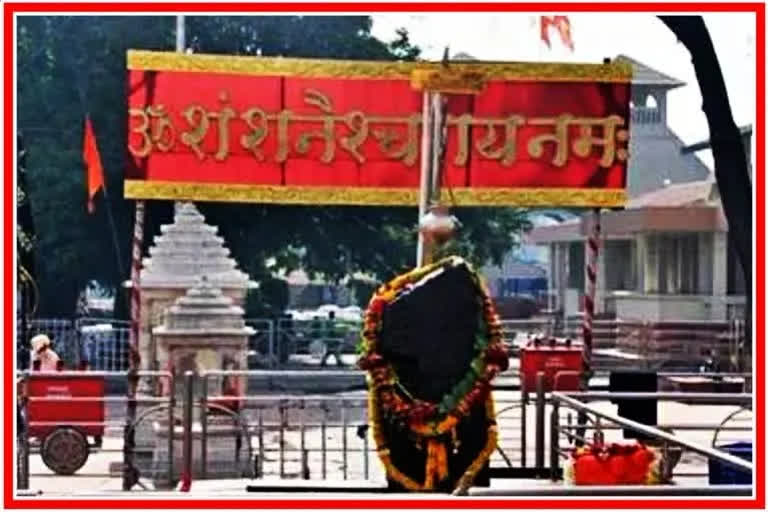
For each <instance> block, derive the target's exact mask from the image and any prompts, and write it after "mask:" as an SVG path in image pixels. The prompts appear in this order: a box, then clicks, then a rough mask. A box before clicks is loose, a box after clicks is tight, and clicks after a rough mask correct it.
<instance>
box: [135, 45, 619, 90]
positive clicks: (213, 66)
mask: <svg viewBox="0 0 768 512" xmlns="http://www.w3.org/2000/svg"><path fill="white" fill-rule="evenodd" d="M127 64H128V69H130V70H137V71H183V72H195V73H227V74H236V75H255V76H282V77H291V76H293V77H314V78H359V79H366V78H367V79H390V80H394V79H403V80H410V78H411V74H412V72H413V71H417V70H419V71H439V70H440V69H443V65H442V63H438V62H403V61H364V60H331V59H294V58H283V57H252V56H237V55H212V54H182V53H174V52H154V51H145V50H128V52H127ZM450 68H451V69H452V70H454V71H455V72H459V73H472V74H481V75H483V76H484V77H485V78H486V79H488V80H505V81H534V82H535V81H550V82H610V83H628V82H631V80H632V65H631V64H630V63H629V62H626V61H623V60H617V61H614V62H611V63H608V64H592V63H589V64H575V63H566V62H467V61H460V62H450Z"/></svg>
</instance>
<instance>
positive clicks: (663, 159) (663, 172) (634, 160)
mask: <svg viewBox="0 0 768 512" xmlns="http://www.w3.org/2000/svg"><path fill="white" fill-rule="evenodd" d="M683 146H684V144H683V141H682V140H680V137H678V136H677V135H676V134H675V133H674V132H673V131H672V130H670V129H669V128H668V127H666V126H664V127H663V131H659V132H658V133H656V132H653V133H645V132H643V131H640V130H636V131H633V132H632V136H631V137H630V139H629V154H630V158H629V166H628V169H627V181H628V184H627V189H628V190H627V192H628V194H629V197H630V198H634V197H637V196H640V195H642V194H645V193H647V192H651V191H653V190H658V189H660V188H662V187H664V183H665V180H669V181H670V182H671V183H688V182H692V181H701V180H706V179H708V178H709V176H710V175H711V171H710V170H709V168H708V167H707V166H706V165H704V162H702V161H701V160H700V159H699V158H698V156H696V155H695V154H693V153H688V154H683V153H682V148H683Z"/></svg>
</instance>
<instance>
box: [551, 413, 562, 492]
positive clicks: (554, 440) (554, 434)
mask: <svg viewBox="0 0 768 512" xmlns="http://www.w3.org/2000/svg"><path fill="white" fill-rule="evenodd" d="M559 405H560V404H558V403H557V400H552V412H551V413H550V417H549V436H550V437H549V439H550V442H549V470H550V472H551V478H552V481H553V482H555V481H557V480H558V478H559V475H558V473H559V469H560V408H559Z"/></svg>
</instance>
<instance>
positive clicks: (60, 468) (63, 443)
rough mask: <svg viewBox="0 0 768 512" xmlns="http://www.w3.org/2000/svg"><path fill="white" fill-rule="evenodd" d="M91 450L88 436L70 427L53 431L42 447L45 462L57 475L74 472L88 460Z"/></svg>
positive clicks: (41, 453)
mask: <svg viewBox="0 0 768 512" xmlns="http://www.w3.org/2000/svg"><path fill="white" fill-rule="evenodd" d="M89 452H90V450H89V448H88V440H87V439H86V437H85V436H84V435H83V434H82V433H81V432H80V431H79V430H76V429H74V428H69V427H63V428H58V429H56V430H54V431H53V432H51V433H50V434H49V435H48V436H47V437H46V438H45V440H44V441H43V446H42V447H41V449H40V455H41V456H42V457H43V463H45V465H46V466H48V468H49V469H50V470H51V471H53V472H54V473H56V474H57V475H72V474H74V473H75V472H76V471H77V470H78V469H80V468H81V467H83V465H84V464H85V461H87V460H88V454H89Z"/></svg>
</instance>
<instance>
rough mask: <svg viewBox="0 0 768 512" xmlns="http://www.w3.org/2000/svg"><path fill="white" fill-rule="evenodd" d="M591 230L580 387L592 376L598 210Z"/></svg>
mask: <svg viewBox="0 0 768 512" xmlns="http://www.w3.org/2000/svg"><path fill="white" fill-rule="evenodd" d="M591 227H592V229H591V231H590V234H589V238H588V239H587V249H588V251H589V257H588V258H587V261H586V274H587V284H586V290H585V293H584V322H583V323H582V337H583V338H584V345H583V348H582V362H583V372H582V387H583V389H584V390H586V389H587V388H588V387H589V378H590V376H591V374H592V320H593V319H594V317H595V291H596V288H597V257H598V254H599V251H600V209H599V208H595V210H594V213H593V216H592V226H591Z"/></svg>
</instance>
